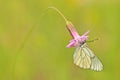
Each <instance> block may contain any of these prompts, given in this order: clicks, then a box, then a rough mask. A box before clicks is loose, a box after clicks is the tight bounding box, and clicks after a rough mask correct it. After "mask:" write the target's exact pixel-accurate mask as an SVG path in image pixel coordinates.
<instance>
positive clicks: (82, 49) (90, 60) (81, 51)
mask: <svg viewBox="0 0 120 80" xmlns="http://www.w3.org/2000/svg"><path fill="white" fill-rule="evenodd" d="M66 24H67V29H68V30H69V32H70V34H71V35H72V37H73V39H72V40H70V43H69V44H68V45H67V47H68V48H71V47H76V50H75V52H74V55H73V60H74V64H75V65H77V66H79V67H81V68H84V69H91V70H94V71H101V70H103V65H102V63H101V61H100V60H99V59H98V57H97V56H96V55H95V54H94V52H93V51H92V50H91V49H90V48H89V47H88V45H87V43H86V40H87V39H88V33H89V31H87V32H86V33H84V34H83V35H82V36H80V35H79V34H78V32H77V31H76V29H75V28H74V25H73V24H72V23H71V22H69V21H67V23H66Z"/></svg>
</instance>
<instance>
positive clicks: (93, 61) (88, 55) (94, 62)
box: [73, 44, 103, 71]
mask: <svg viewBox="0 0 120 80" xmlns="http://www.w3.org/2000/svg"><path fill="white" fill-rule="evenodd" d="M73 59H74V63H75V64H76V65H77V66H79V67H81V68H84V69H92V70H95V71H101V70H102V68H103V65H102V63H101V62H100V60H99V59H98V58H97V57H96V56H95V55H94V53H93V52H92V51H91V50H90V49H89V48H88V47H87V45H86V44H83V45H82V46H80V47H77V48H76V50H75V53H74V56H73Z"/></svg>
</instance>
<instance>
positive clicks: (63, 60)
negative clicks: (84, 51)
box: [0, 0, 120, 80]
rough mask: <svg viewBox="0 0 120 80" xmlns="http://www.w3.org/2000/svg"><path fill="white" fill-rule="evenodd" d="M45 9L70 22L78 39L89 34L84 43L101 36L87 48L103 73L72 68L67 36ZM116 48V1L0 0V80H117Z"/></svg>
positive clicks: (119, 0)
mask: <svg viewBox="0 0 120 80" xmlns="http://www.w3.org/2000/svg"><path fill="white" fill-rule="evenodd" d="M50 6H55V7H57V8H58V9H59V10H60V11H61V12H62V13H63V14H64V15H65V16H66V17H67V19H68V20H70V21H72V23H73V24H74V25H75V27H76V29H77V30H78V32H79V33H80V35H82V34H83V33H84V32H86V31H87V30H90V33H89V40H91V39H95V38H100V40H98V41H95V42H93V43H89V44H88V45H89V46H90V48H91V49H92V50H93V51H94V52H95V54H96V55H97V56H98V57H99V58H100V60H101V61H102V63H103V65H104V70H103V71H101V72H95V71H92V70H84V69H81V68H79V67H77V66H75V65H74V64H73V53H74V50H75V49H74V48H70V49H68V48H66V45H67V44H68V43H69V40H70V39H71V36H70V34H69V32H68V31H67V29H66V27H65V22H64V20H63V19H62V18H61V16H60V15H58V14H57V13H56V12H55V11H53V10H50V9H49V10H47V11H45V9H46V8H48V7H50ZM41 13H43V15H42V17H41ZM33 26H35V29H34V30H33V29H32V30H33V31H32V32H31V34H30V35H29V36H27V35H28V32H29V31H30V29H31V28H32V27H33ZM26 36H27V37H28V38H27V39H26V42H25V43H23V42H24V40H25V38H26ZM21 44H24V45H23V46H22V48H21V49H20V47H21ZM119 48H120V0H0V80H119V79H120V62H119V61H120V49H119ZM19 49H20V51H19V52H18V50H19Z"/></svg>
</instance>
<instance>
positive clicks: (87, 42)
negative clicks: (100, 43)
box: [86, 38, 99, 43]
mask: <svg viewBox="0 0 120 80" xmlns="http://www.w3.org/2000/svg"><path fill="white" fill-rule="evenodd" d="M96 40H99V38H96V39H93V40H89V41H86V42H87V43H90V42H94V41H96Z"/></svg>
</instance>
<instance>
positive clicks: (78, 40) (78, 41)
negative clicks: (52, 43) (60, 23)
mask: <svg viewBox="0 0 120 80" xmlns="http://www.w3.org/2000/svg"><path fill="white" fill-rule="evenodd" d="M66 24H67V28H68V30H69V32H70V34H71V35H72V37H73V39H72V40H70V43H69V44H68V45H67V47H68V48H70V47H77V46H80V45H82V44H84V43H85V42H86V40H87V39H88V36H87V35H88V33H89V31H87V32H85V33H84V34H83V35H82V36H80V35H79V34H78V32H77V31H76V29H75V28H74V25H73V24H72V23H71V22H69V21H67V23H66Z"/></svg>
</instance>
